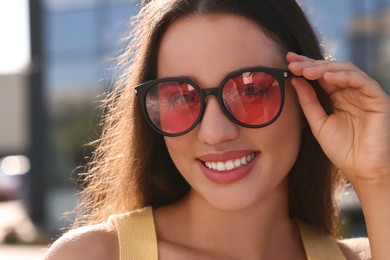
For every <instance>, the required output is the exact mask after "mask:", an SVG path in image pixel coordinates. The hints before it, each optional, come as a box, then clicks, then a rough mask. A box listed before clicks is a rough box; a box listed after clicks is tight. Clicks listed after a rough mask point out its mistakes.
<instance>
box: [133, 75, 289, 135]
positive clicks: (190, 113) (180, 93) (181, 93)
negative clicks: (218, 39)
mask: <svg viewBox="0 0 390 260" xmlns="http://www.w3.org/2000/svg"><path fill="white" fill-rule="evenodd" d="M291 76H292V74H291V73H290V72H289V71H288V70H283V69H276V68H268V67H251V68H244V69H240V70H237V71H234V72H231V73H229V74H228V75H227V76H226V77H225V78H223V80H222V81H221V83H220V84H219V86H217V87H212V88H200V87H199V86H198V85H197V84H196V83H195V82H194V81H192V80H191V79H189V78H188V77H168V78H160V79H156V80H151V81H148V82H145V83H142V84H140V85H138V86H136V88H135V93H136V95H137V96H138V98H139V102H140V105H141V106H142V110H143V113H144V115H145V117H146V119H147V121H148V123H149V124H150V125H151V126H152V128H153V129H154V130H155V131H157V132H158V133H160V134H162V135H164V136H171V137H173V136H180V135H184V134H186V133H188V132H189V131H191V130H192V129H193V128H194V127H195V126H196V125H197V124H198V123H199V122H200V121H201V120H202V117H203V113H204V111H205V107H206V97H207V96H209V95H214V96H216V98H217V100H218V103H219V105H220V107H221V109H222V111H223V113H224V114H225V115H226V117H227V118H229V119H230V120H231V121H232V122H234V123H235V124H237V125H239V126H243V127H247V128H261V127H265V126H268V125H270V124H272V123H273V122H275V120H276V119H277V118H278V117H279V115H280V113H281V112H282V109H283V104H284V84H285V80H286V79H287V78H289V77H291Z"/></svg>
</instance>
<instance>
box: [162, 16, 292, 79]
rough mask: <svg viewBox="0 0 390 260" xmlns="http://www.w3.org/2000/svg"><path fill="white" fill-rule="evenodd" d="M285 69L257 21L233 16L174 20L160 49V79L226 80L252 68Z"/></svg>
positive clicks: (283, 62) (283, 61)
mask: <svg viewBox="0 0 390 260" xmlns="http://www.w3.org/2000/svg"><path fill="white" fill-rule="evenodd" d="M258 65H260V66H268V67H278V68H284V67H286V62H285V59H284V56H283V55H282V53H281V51H280V48H279V47H278V46H277V44H276V43H275V42H274V41H273V40H272V39H270V38H269V37H268V36H267V35H266V34H265V33H264V31H263V29H262V28H261V27H260V26H259V25H258V24H256V23H255V22H253V21H251V20H249V19H246V18H243V17H240V16H236V15H232V14H214V15H195V16H189V17H185V18H181V19H178V20H176V21H174V22H173V23H172V24H171V25H170V26H169V27H168V28H167V30H166V32H165V33H164V35H163V37H162V39H161V43H160V46H159V50H158V59H157V72H158V73H157V74H158V77H167V76H177V75H189V76H192V77H195V78H198V77H201V78H210V77H211V75H215V76H219V77H223V76H224V75H226V74H227V73H229V72H230V71H234V70H237V69H239V68H242V67H251V66H258Z"/></svg>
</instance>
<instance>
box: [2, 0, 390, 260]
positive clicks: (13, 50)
mask: <svg viewBox="0 0 390 260" xmlns="http://www.w3.org/2000/svg"><path fill="white" fill-rule="evenodd" d="M139 2H140V1H133V0H82V1H80V0H67V1H64V0H2V1H0V244H2V245H0V258H2V257H1V256H2V255H5V254H6V253H14V254H16V251H15V245H18V246H19V247H18V248H20V245H29V247H26V248H30V247H31V246H30V245H38V246H36V247H34V248H37V250H36V251H37V259H39V255H41V253H42V248H44V247H45V246H46V245H47V244H48V243H49V242H50V241H52V239H53V238H55V237H57V236H58V235H59V234H60V232H61V231H60V230H61V228H64V227H67V226H68V225H69V223H70V222H71V221H72V218H73V216H72V214H68V215H66V216H64V215H63V214H64V212H69V211H71V210H72V209H73V208H74V207H75V205H76V202H77V192H78V191H79V187H78V186H77V185H76V181H75V180H76V179H77V178H78V177H77V172H78V171H77V170H76V168H77V167H78V166H80V165H82V164H83V163H85V159H84V158H85V157H88V156H89V155H90V154H91V152H92V151H91V149H90V148H88V147H86V146H84V145H85V144H86V143H88V142H89V141H92V140H94V139H96V138H97V136H98V130H97V127H96V121H97V118H98V115H99V111H98V110H97V109H96V107H97V106H98V105H99V100H101V98H102V94H103V93H104V92H106V91H108V90H109V88H110V86H111V85H112V82H113V81H114V80H115V77H116V73H117V71H115V62H116V61H115V59H116V57H118V55H119V54H120V53H121V50H122V49H123V47H124V46H123V42H122V41H121V39H122V38H123V36H124V35H125V34H126V32H128V31H129V29H130V24H129V17H131V16H132V15H134V14H136V13H137V12H138V10H139V6H138V4H139ZM300 3H301V5H302V7H303V9H304V10H305V12H306V13H307V15H308V17H309V18H310V20H311V22H312V24H313V25H314V27H315V28H316V30H317V31H318V35H319V38H320V39H321V41H322V42H323V44H324V48H325V49H326V50H327V55H329V56H331V57H332V58H335V59H336V60H350V61H352V62H354V63H355V64H356V65H357V66H359V67H360V68H362V69H363V70H365V71H366V72H367V73H368V74H369V75H371V76H372V77H374V78H375V79H377V80H378V81H379V82H380V84H381V86H382V87H383V88H384V89H385V91H387V92H388V93H390V73H389V69H390V0H359V1H356V0H328V1H315V0H300ZM340 206H341V213H342V218H341V223H342V229H341V233H342V235H343V236H344V237H353V236H359V235H365V234H366V233H365V232H366V231H365V226H364V219H363V216H362V214H361V210H360V206H359V203H358V200H357V198H356V195H355V193H354V192H353V190H352V189H351V188H347V190H346V191H345V192H344V193H343V195H342V196H341V197H340ZM22 251H23V250H22ZM19 252H20V250H19ZM29 256H30V258H29V259H33V258H32V255H31V252H30V253H29ZM2 259H3V258H2ZM12 259H16V258H12Z"/></svg>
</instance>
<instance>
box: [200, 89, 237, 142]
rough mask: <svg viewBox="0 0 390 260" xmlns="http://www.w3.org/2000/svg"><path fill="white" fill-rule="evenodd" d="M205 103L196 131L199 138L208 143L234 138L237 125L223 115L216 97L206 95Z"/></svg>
mask: <svg viewBox="0 0 390 260" xmlns="http://www.w3.org/2000/svg"><path fill="white" fill-rule="evenodd" d="M206 103H207V104H206V108H205V111H204V114H203V118H202V121H201V122H200V128H199V132H198V138H199V140H200V141H202V142H204V143H207V144H209V145H217V144H220V143H222V142H226V141H229V140H234V139H236V138H237V137H238V135H239V127H238V126H237V125H236V124H234V123H233V122H231V121H230V120H229V119H228V118H227V117H226V116H225V114H224V113H223V112H222V110H221V107H220V106H219V104H218V101H217V99H216V97H214V96H209V97H207V98H206Z"/></svg>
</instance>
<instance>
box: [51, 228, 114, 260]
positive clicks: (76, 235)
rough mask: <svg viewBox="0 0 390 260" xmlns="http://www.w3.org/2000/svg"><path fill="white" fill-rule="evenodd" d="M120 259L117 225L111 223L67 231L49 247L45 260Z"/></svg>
mask: <svg viewBox="0 0 390 260" xmlns="http://www.w3.org/2000/svg"><path fill="white" fill-rule="evenodd" d="M72 258H73V259H86V260H87V259H94V260H99V259H119V245H118V237H117V233H116V229H115V226H114V225H113V224H111V223H103V224H98V225H91V226H85V227H81V228H78V229H74V230H72V231H70V232H68V233H65V234H64V235H63V236H61V237H60V238H59V239H58V240H57V241H55V242H54V243H53V244H52V245H51V246H50V248H49V249H48V251H47V253H46V255H45V258H44V259H45V260H51V259H56V260H61V259H72Z"/></svg>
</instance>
